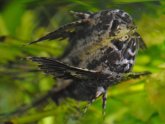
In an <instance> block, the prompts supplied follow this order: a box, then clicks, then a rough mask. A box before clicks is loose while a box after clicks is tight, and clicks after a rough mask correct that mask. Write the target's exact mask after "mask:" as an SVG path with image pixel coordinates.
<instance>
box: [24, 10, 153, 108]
mask: <svg viewBox="0 0 165 124" xmlns="http://www.w3.org/2000/svg"><path fill="white" fill-rule="evenodd" d="M71 13H72V14H73V15H74V16H75V17H76V19H77V20H76V21H73V22H71V23H68V24H65V25H63V26H61V27H59V28H58V29H56V30H55V31H52V32H50V33H48V34H47V35H45V36H43V37H41V38H39V39H37V40H35V41H32V42H29V43H28V44H29V45H31V44H35V43H39V42H43V41H45V40H47V41H51V40H54V39H57V40H62V39H67V40H68V42H69V45H68V46H67V47H66V49H65V51H64V53H63V55H61V56H60V57H59V58H47V57H36V56H30V57H28V59H30V60H31V61H33V62H36V63H37V64H38V67H39V69H40V70H41V71H43V72H45V73H46V74H48V75H52V76H53V77H54V78H56V79H57V84H58V85H57V87H55V88H52V89H50V91H49V92H48V93H47V94H46V95H45V96H43V97H41V99H39V100H37V101H35V102H34V103H32V105H31V106H29V107H25V108H24V109H22V111H25V110H27V109H29V108H31V107H34V106H37V105H38V104H41V103H42V102H45V101H46V100H47V99H48V98H51V99H52V100H53V101H54V102H55V103H56V104H60V100H61V99H62V100H63V99H65V98H72V99H75V100H77V101H87V102H89V103H92V102H93V101H94V100H96V99H97V98H98V97H100V96H102V108H103V111H104V110H105V108H106V99H107V98H106V96H107V95H106V94H107V89H108V88H109V87H111V86H113V85H116V84H118V83H120V82H122V81H126V80H129V79H132V78H139V77H140V76H144V75H148V74H150V72H148V71H146V72H132V68H133V66H134V64H135V59H136V56H137V53H138V51H139V49H142V50H144V49H146V44H145V43H144V41H143V39H142V37H141V36H140V34H139V33H138V32H137V26H136V25H135V24H134V22H133V19H132V17H131V16H130V15H129V14H128V13H127V12H125V11H123V10H120V9H107V10H102V11H99V12H95V13H92V12H74V11H71ZM58 86H59V87H58Z"/></svg>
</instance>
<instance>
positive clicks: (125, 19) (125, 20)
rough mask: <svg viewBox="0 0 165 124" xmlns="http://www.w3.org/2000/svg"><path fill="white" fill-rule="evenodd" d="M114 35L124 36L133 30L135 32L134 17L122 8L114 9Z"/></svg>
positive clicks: (112, 29)
mask: <svg viewBox="0 0 165 124" xmlns="http://www.w3.org/2000/svg"><path fill="white" fill-rule="evenodd" d="M112 14H113V21H112V25H111V26H112V28H111V32H112V34H111V35H112V36H118V37H123V36H125V35H128V34H129V33H131V32H135V30H136V26H135V25H134V23H133V20H132V17H131V16H130V15H129V14H128V13H126V12H124V11H122V10H118V9H116V10H112Z"/></svg>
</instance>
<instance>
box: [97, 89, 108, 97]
mask: <svg viewBox="0 0 165 124" xmlns="http://www.w3.org/2000/svg"><path fill="white" fill-rule="evenodd" d="M105 92H106V91H105V89H104V88H103V87H98V88H97V92H96V97H99V96H100V95H101V94H103V93H105Z"/></svg>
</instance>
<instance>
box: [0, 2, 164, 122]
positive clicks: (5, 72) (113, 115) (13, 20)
mask: <svg viewBox="0 0 165 124" xmlns="http://www.w3.org/2000/svg"><path fill="white" fill-rule="evenodd" d="M108 8H111V9H114V8H119V9H123V10H125V11H127V12H128V13H130V14H131V15H132V16H133V18H134V20H135V23H136V24H137V27H138V31H139V33H140V34H141V35H142V37H143V38H144V41H145V42H146V44H147V46H148V49H147V50H145V51H140V53H139V55H138V57H137V60H136V64H135V67H134V71H151V72H152V73H153V74H152V75H151V76H148V77H144V78H141V79H137V80H130V81H127V82H123V83H121V84H119V85H117V86H114V87H110V88H109V94H108V100H107V109H106V113H107V114H106V116H105V119H104V120H103V117H102V113H101V111H102V110H101V99H98V100H96V102H94V103H93V104H92V106H90V107H89V109H88V110H87V112H86V113H85V114H83V115H82V114H81V111H82V109H81V108H82V106H83V105H84V103H78V102H77V101H74V100H70V99H68V100H66V101H64V102H63V103H62V104H61V105H60V106H56V105H55V104H53V103H50V104H49V105H47V106H46V107H45V108H42V109H41V110H40V109H38V110H35V109H34V110H31V111H30V112H28V113H27V114H25V115H22V116H21V117H14V118H12V120H13V122H14V124H23V123H29V124H33V123H37V124H56V123H58V124H64V123H65V124H84V123H86V124H88V123H89V124H100V123H104V124H164V123H165V90H164V89H165V23H164V21H165V2H164V1H163V0H162V1H158V0H91V1H88V0H84V1H80V0H60V1H57V0H56V1H55V0H45V1H44V0H43V1H39V0H22V1H19V0H12V1H10V0H1V1H0V113H5V112H9V111H11V110H14V109H16V108H17V107H19V106H20V105H21V104H23V103H25V104H30V103H31V101H32V100H34V99H36V98H37V97H39V96H42V94H44V93H46V92H47V91H48V90H49V89H51V87H52V86H54V84H55V80H53V79H52V77H50V76H48V75H44V74H43V73H41V72H38V71H37V70H36V66H35V65H34V64H33V63H31V62H29V61H27V60H26V59H25V58H26V57H27V56H47V57H58V56H59V55H61V54H62V52H63V50H64V48H65V46H66V45H67V41H65V40H64V41H48V42H43V43H38V44H36V45H30V46H28V45H25V44H26V43H27V42H29V41H33V40H35V39H37V38H39V37H41V36H43V35H44V34H46V33H47V32H49V31H53V30H55V29H56V28H58V27H59V26H60V25H62V24H65V23H68V22H70V21H72V20H73V17H72V16H71V15H70V13H69V11H70V10H74V11H94V12H95V11H99V10H102V9H108ZM77 108H79V109H77ZM78 110H79V111H78ZM41 111H42V112H41ZM1 122H2V120H0V123H1Z"/></svg>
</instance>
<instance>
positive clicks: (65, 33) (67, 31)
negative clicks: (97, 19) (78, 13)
mask: <svg viewBox="0 0 165 124" xmlns="http://www.w3.org/2000/svg"><path fill="white" fill-rule="evenodd" d="M90 21H91V20H90V19H88V18H85V19H80V20H78V21H75V22H72V23H69V24H66V25H63V26H62V27H60V28H58V29H57V30H55V31H53V32H50V33H48V34H47V35H45V36H43V37H41V38H39V39H38V40H35V41H32V42H30V43H29V44H34V43H37V42H41V41H43V40H53V39H65V38H70V37H71V36H72V35H73V34H74V33H75V32H76V30H77V29H78V27H80V26H84V25H85V24H87V25H88V24H90Z"/></svg>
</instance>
